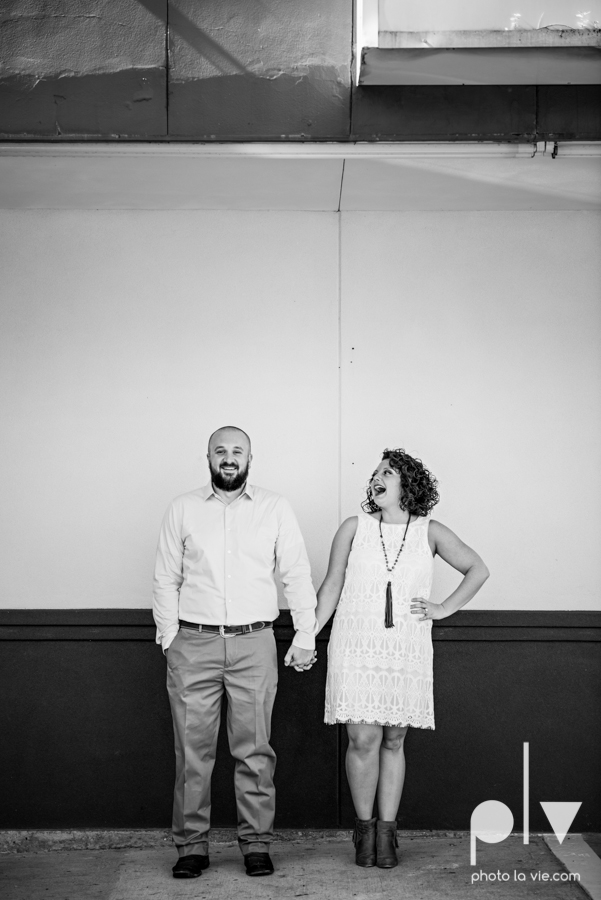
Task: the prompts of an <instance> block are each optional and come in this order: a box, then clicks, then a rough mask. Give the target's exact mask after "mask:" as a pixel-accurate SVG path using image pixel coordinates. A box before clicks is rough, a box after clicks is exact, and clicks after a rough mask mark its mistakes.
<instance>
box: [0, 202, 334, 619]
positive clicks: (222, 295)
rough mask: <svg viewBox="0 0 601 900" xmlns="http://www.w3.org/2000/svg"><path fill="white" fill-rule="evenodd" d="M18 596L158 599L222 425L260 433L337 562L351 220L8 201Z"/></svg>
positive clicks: (5, 349)
mask: <svg viewBox="0 0 601 900" xmlns="http://www.w3.org/2000/svg"><path fill="white" fill-rule="evenodd" d="M0 230H1V238H0V247H1V248H2V250H1V253H2V260H1V267H2V282H3V301H2V319H3V321H2V323H1V325H0V331H1V334H2V338H1V341H2V345H1V346H0V359H1V360H2V362H1V366H2V370H3V372H2V376H1V383H2V388H1V391H2V394H1V402H2V413H1V416H2V422H3V432H4V435H5V437H4V445H3V449H2V451H1V460H2V462H1V465H0V483H1V489H0V496H1V503H2V511H3V516H2V526H1V528H2V532H1V540H0V546H1V552H2V562H1V565H0V602H1V604H2V606H4V607H54V608H68V607H110V606H122V607H135V606H139V607H144V606H149V605H150V599H151V573H152V565H153V558H154V549H155V546H156V539H157V535H158V528H159V524H160V521H161V518H162V516H163V513H164V511H165V508H166V506H167V504H168V502H169V501H170V499H171V498H172V497H174V496H175V495H177V494H179V493H182V492H184V491H187V490H192V489H194V488H195V487H197V486H198V485H200V484H203V483H205V482H206V481H207V480H208V479H207V468H206V462H205V453H206V443H207V438H208V436H209V434H210V433H211V432H212V431H213V430H214V429H215V428H217V427H219V426H220V425H223V424H232V423H233V424H237V425H240V426H241V427H242V428H244V429H245V430H247V431H248V432H249V433H250V435H251V437H252V439H253V450H254V458H255V463H254V466H253V480H254V481H256V483H258V484H262V485H264V486H265V487H268V488H270V489H272V490H276V491H278V492H280V493H283V494H285V495H286V496H287V497H288V498H289V499H290V501H291V502H292V504H293V507H294V508H295V510H296V512H297V515H298V517H299V520H300V522H301V526H302V528H303V531H304V534H305V537H306V542H307V546H308V549H309V552H310V554H311V556H312V558H313V560H315V565H314V570H315V577H316V579H318V580H319V579H320V578H321V577H322V576H323V574H324V572H323V562H324V554H323V552H322V548H323V547H324V546H326V545H327V544H329V541H330V538H331V535H332V534H333V532H334V531H335V529H336V526H337V512H338V494H337V479H336V477H332V469H331V466H328V465H326V464H325V463H326V462H327V461H335V460H337V447H338V432H337V422H338V406H337V390H338V358H337V354H338V333H337V327H338V253H337V239H338V223H337V218H336V215H335V214H334V213H307V214H302V215H299V214H296V213H244V212H217V213H207V212H160V213H153V212H132V211H127V212H106V211H102V212H98V211H90V212H50V211H45V212H33V211H32V212H7V211H3V212H1V213H0Z"/></svg>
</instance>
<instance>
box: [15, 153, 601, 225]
mask: <svg viewBox="0 0 601 900" xmlns="http://www.w3.org/2000/svg"><path fill="white" fill-rule="evenodd" d="M552 151H553V153H552ZM555 151H557V152H555ZM600 154H601V144H598V143H590V144H570V143H566V144H560V145H559V147H558V148H557V147H556V145H554V144H547V145H545V144H544V143H542V144H540V145H538V146H537V145H533V144H529V145H526V144H522V145H516V144H491V143H489V144H482V143H480V144H479V143H473V144H467V143H466V144H458V143H457V144H451V143H436V142H432V143H426V144H410V143H403V144H392V143H384V142H383V143H380V144H378V143H363V144H348V145H345V144H321V145H319V144H312V145H306V144H299V145H296V146H293V145H282V144H280V145H258V144H247V145H244V144H233V145H207V146H204V145H195V146H190V145H169V146H167V147H165V146H164V145H163V146H161V145H142V146H140V145H138V146H136V145H120V146H118V147H111V146H110V145H106V144H105V145H88V144H86V145H56V144H55V145H48V144H44V145H41V144H38V145H22V146H21V147H18V146H16V145H13V146H9V145H0V208H4V209H232V210H245V209H249V210H250V209H256V210H269V209H273V210H299V211H302V210H307V211H308V210H323V211H334V210H337V209H339V208H341V209H343V210H399V211H405V210H406V211H409V210H470V209H476V210H485V209H500V210H505V209H599V208H600V207H601V155H600Z"/></svg>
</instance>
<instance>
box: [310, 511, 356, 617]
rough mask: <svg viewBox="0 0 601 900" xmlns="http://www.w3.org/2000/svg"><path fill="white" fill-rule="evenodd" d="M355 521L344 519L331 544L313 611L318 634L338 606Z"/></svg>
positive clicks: (354, 530) (354, 519)
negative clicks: (326, 569) (324, 573)
mask: <svg viewBox="0 0 601 900" xmlns="http://www.w3.org/2000/svg"><path fill="white" fill-rule="evenodd" d="M357 521H358V519H357V516H351V517H350V519H345V521H344V522H343V523H342V525H341V526H340V528H339V529H338V531H337V532H336V535H335V537H334V540H333V542H332V549H331V550H330V561H329V563H328V571H327V574H326V577H325V578H324V581H323V584H322V586H321V587H320V589H319V590H318V591H317V609H316V610H315V615H316V617H317V621H318V623H319V628H318V633H319V631H321V629H322V628H323V626H324V625H325V624H326V623H327V622H328V621H329V619H330V617H331V616H332V613H333V612H334V610H335V609H336V607H337V606H338V601H339V600H340V595H341V593H342V588H343V586H344V575H345V573H346V566H347V563H348V558H349V553H350V552H351V546H352V544H353V538H354V537H355V533H356V531H357Z"/></svg>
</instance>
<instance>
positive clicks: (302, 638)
mask: <svg viewBox="0 0 601 900" xmlns="http://www.w3.org/2000/svg"><path fill="white" fill-rule="evenodd" d="M292 643H293V644H294V646H295V647H300V648H301V650H315V635H314V634H307V632H306V631H297V632H296V634H295V635H294V640H293V641H292Z"/></svg>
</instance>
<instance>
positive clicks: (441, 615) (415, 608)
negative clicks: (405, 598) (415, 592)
mask: <svg viewBox="0 0 601 900" xmlns="http://www.w3.org/2000/svg"><path fill="white" fill-rule="evenodd" d="M411 612H412V614H413V615H414V616H419V619H418V620H417V621H418V622H426V621H427V620H428V619H445V618H446V617H447V616H448V615H449V613H448V612H447V611H446V609H445V608H444V604H442V603H431V602H430V601H429V600H424V598H423V597H414V598H413V600H412V601H411Z"/></svg>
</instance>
